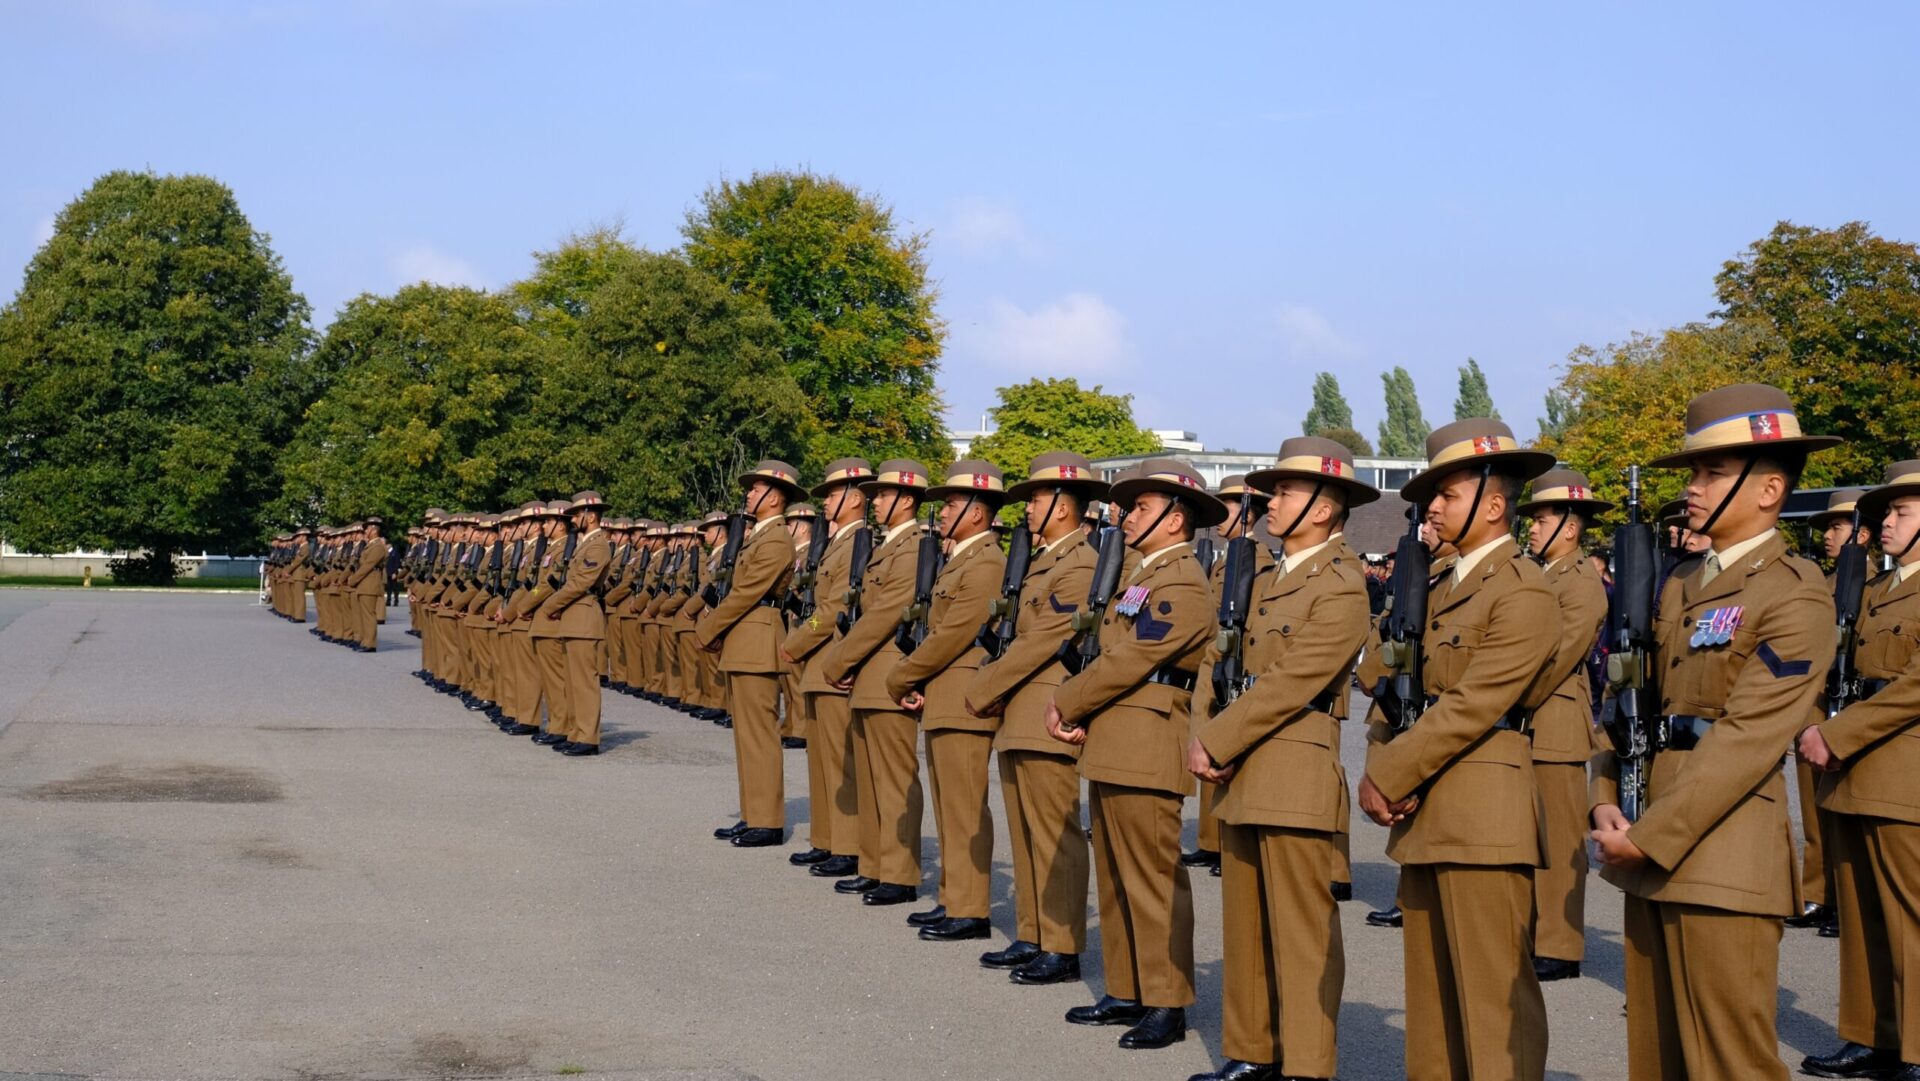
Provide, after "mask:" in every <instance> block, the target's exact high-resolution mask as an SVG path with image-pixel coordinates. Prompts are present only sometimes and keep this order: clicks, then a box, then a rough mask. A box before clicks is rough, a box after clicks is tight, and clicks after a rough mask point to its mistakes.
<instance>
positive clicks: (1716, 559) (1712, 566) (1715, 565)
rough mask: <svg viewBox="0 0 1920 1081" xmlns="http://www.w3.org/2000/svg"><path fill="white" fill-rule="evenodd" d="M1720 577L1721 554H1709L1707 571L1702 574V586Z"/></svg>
mask: <svg viewBox="0 0 1920 1081" xmlns="http://www.w3.org/2000/svg"><path fill="white" fill-rule="evenodd" d="M1719 576H1720V553H1719V552H1708V553H1707V566H1706V569H1705V570H1703V571H1701V572H1700V584H1701V585H1703V586H1704V585H1707V584H1708V583H1710V582H1712V581H1713V580H1714V579H1715V578H1718V577H1719Z"/></svg>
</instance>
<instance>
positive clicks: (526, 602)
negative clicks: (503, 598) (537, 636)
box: [500, 538, 560, 631]
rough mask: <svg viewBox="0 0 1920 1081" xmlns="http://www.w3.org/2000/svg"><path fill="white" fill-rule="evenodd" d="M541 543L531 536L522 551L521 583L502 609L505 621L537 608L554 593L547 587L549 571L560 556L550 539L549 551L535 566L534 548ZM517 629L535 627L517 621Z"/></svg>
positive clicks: (519, 575) (528, 629)
mask: <svg viewBox="0 0 1920 1081" xmlns="http://www.w3.org/2000/svg"><path fill="white" fill-rule="evenodd" d="M539 543H540V542H539V540H538V538H529V539H528V542H527V544H526V546H525V547H524V548H523V549H522V550H521V552H520V567H519V570H518V572H517V574H518V577H519V579H520V584H519V585H516V586H515V587H514V590H513V596H512V597H509V598H508V599H507V603H506V605H505V606H504V607H502V608H501V609H500V619H501V620H502V621H503V622H507V623H514V622H515V621H516V620H519V619H520V617H521V616H524V615H526V614H527V613H528V612H532V611H535V610H537V609H538V608H539V607H540V604H541V602H542V601H543V600H545V598H547V597H550V596H552V595H553V590H551V589H549V588H548V587H547V572H548V571H550V570H551V569H552V568H553V562H554V560H556V559H558V558H560V556H559V553H558V552H556V551H555V550H554V549H553V547H552V544H553V542H552V541H548V542H547V544H548V548H547V551H546V552H545V553H544V554H543V555H542V556H541V557H540V564H539V565H538V566H535V565H534V562H533V550H534V548H535V546H536V545H538V544H539ZM529 578H531V579H533V585H531V586H528V585H527V584H526V581H527V579H529ZM515 629H516V630H526V631H530V630H532V629H533V628H532V627H530V626H528V625H527V624H526V623H523V622H522V623H515Z"/></svg>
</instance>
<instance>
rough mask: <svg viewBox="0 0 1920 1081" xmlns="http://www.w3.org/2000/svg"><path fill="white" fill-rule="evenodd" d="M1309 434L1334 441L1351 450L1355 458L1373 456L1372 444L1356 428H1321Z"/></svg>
mask: <svg viewBox="0 0 1920 1081" xmlns="http://www.w3.org/2000/svg"><path fill="white" fill-rule="evenodd" d="M1310 434H1313V435H1317V436H1319V437H1320V438H1322V439H1331V440H1333V441H1334V442H1335V443H1338V444H1340V445H1341V446H1343V447H1345V448H1347V449H1348V450H1350V451H1352V452H1353V456H1354V457H1355V458H1371V457H1373V444H1372V443H1369V442H1367V437H1366V436H1364V435H1361V434H1360V433H1359V431H1358V430H1356V429H1353V428H1322V429H1320V430H1319V431H1317V432H1313V433H1310Z"/></svg>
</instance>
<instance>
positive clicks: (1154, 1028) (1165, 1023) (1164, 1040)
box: [1120, 1006, 1187, 1051]
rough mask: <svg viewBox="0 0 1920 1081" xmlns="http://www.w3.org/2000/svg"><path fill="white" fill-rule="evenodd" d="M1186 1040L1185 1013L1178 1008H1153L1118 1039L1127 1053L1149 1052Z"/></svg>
mask: <svg viewBox="0 0 1920 1081" xmlns="http://www.w3.org/2000/svg"><path fill="white" fill-rule="evenodd" d="M1186 1038H1187V1011H1186V1010H1184V1009H1182V1008H1181V1007H1179V1006H1155V1007H1154V1008H1152V1009H1150V1010H1148V1011H1147V1015H1146V1016H1145V1017H1142V1018H1141V1019H1140V1023H1139V1024H1137V1025H1135V1026H1133V1027H1132V1028H1130V1029H1128V1030H1127V1031H1126V1033H1125V1034H1124V1035H1122V1036H1121V1037H1120V1046H1121V1047H1122V1048H1124V1049H1125V1050H1128V1051H1151V1050H1153V1049H1154V1048H1158V1047H1170V1046H1172V1045H1174V1044H1177V1043H1179V1042H1180V1041H1181V1040H1184V1039H1186Z"/></svg>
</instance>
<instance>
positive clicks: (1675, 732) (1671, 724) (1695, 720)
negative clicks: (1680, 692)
mask: <svg viewBox="0 0 1920 1081" xmlns="http://www.w3.org/2000/svg"><path fill="white" fill-rule="evenodd" d="M1666 721H1667V739H1666V744H1665V746H1666V747H1667V749H1668V750H1674V751H1691V750H1693V749H1694V748H1695V747H1698V746H1700V741H1701V740H1703V739H1705V738H1707V730H1708V729H1710V728H1712V727H1713V718H1711V717H1693V716H1687V715H1681V714H1675V715H1673V716H1670V717H1668V718H1667V719H1666Z"/></svg>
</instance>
